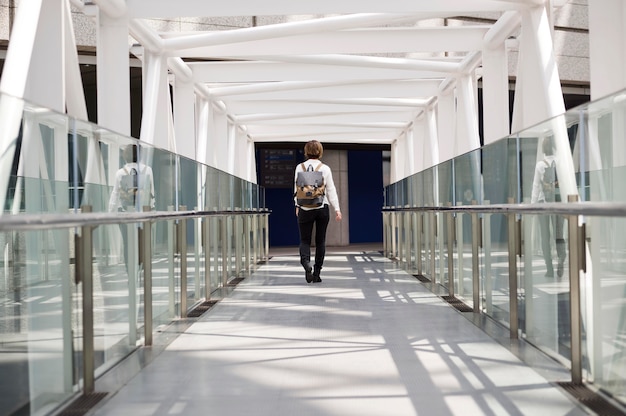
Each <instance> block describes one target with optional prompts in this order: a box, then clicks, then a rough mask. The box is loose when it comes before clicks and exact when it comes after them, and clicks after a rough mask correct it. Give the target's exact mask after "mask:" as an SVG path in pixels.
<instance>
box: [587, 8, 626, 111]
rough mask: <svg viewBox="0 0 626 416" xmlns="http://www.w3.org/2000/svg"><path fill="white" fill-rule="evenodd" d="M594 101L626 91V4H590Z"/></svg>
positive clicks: (590, 58)
mask: <svg viewBox="0 0 626 416" xmlns="http://www.w3.org/2000/svg"><path fill="white" fill-rule="evenodd" d="M588 13H589V67H590V71H591V99H592V100H597V99H599V98H601V97H604V96H606V95H609V94H612V93H614V92H616V91H619V90H621V89H624V88H626V3H624V1H623V0H589V1H588Z"/></svg>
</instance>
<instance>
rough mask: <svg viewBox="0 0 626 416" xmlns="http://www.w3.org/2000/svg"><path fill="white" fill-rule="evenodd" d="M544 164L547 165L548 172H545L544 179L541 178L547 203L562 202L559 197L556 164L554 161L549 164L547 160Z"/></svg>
mask: <svg viewBox="0 0 626 416" xmlns="http://www.w3.org/2000/svg"><path fill="white" fill-rule="evenodd" d="M543 163H545V164H546V170H545V171H544V172H543V177H542V178H541V187H542V190H543V195H544V197H545V199H546V202H554V201H556V200H560V198H559V196H558V195H557V193H558V190H557V188H558V186H559V180H558V178H557V176H556V163H555V161H554V160H553V161H552V162H548V161H547V160H546V159H544V160H543Z"/></svg>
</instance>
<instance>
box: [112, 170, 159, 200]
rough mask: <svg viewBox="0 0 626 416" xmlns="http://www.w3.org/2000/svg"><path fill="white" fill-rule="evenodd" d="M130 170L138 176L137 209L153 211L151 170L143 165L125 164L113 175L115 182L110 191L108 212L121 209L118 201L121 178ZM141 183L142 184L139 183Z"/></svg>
mask: <svg viewBox="0 0 626 416" xmlns="http://www.w3.org/2000/svg"><path fill="white" fill-rule="evenodd" d="M131 169H135V170H136V171H137V173H138V175H139V178H138V181H139V195H140V196H139V198H138V200H139V201H138V202H139V207H138V208H139V209H142V207H143V206H144V205H147V206H149V207H150V209H154V178H153V176H152V168H151V167H150V166H148V165H145V164H143V163H140V164H137V163H135V162H131V163H126V164H125V165H124V167H122V168H121V169H118V171H117V172H116V173H115V182H114V183H113V191H111V197H110V198H109V212H115V211H117V209H118V208H124V209H126V208H128V207H123V206H122V203H121V201H120V185H121V182H122V177H124V176H125V175H128V173H129V172H130V171H131ZM142 181H143V183H141V182H142Z"/></svg>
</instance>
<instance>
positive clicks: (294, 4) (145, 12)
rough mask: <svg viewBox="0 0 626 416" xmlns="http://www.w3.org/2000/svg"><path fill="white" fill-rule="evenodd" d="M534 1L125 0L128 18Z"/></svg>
mask: <svg viewBox="0 0 626 416" xmlns="http://www.w3.org/2000/svg"><path fill="white" fill-rule="evenodd" d="M535 3H536V1H534V0H533V1H524V0H519V1H501V0H437V1H430V0H426V1H406V0H386V1H380V0H361V1H358V2H357V1H337V0H316V1H291V0H280V1H271V2H259V1H258V0H229V1H207V0H185V1H172V0H127V6H128V9H129V13H130V15H131V17H142V18H150V17H152V18H158V17H160V18H167V17H177V16H205V17H217V16H273V15H320V14H339V13H356V12H365V13H415V12H419V11H423V12H430V13H455V14H461V13H474V12H499V11H505V10H512V9H515V10H520V9H523V8H526V7H528V5H529V4H535Z"/></svg>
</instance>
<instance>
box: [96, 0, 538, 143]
mask: <svg viewBox="0 0 626 416" xmlns="http://www.w3.org/2000/svg"><path fill="white" fill-rule="evenodd" d="M98 3H105V2H104V1H101V2H98ZM111 3H115V2H111ZM540 4H543V2H540V1H538V0H532V1H531V0H437V1H432V0H416V1H410V2H407V1H405V0H392V1H384V2H380V1H378V0H377V1H361V0H359V1H335V0H333V1H326V0H324V1H312V2H297V1H278V0H272V1H266V2H258V1H253V0H230V1H227V2H225V1H219V2H218V1H206V0H195V1H194V0H188V1H180V2H172V1H170V0H128V1H127V2H126V7H127V10H126V11H125V12H126V13H127V15H128V16H129V17H130V18H131V19H134V20H132V22H134V23H131V34H133V36H135V37H138V38H140V39H138V40H139V42H140V43H141V44H142V45H143V46H144V47H146V48H152V49H155V51H156V52H158V53H160V54H166V55H167V56H169V57H174V58H176V59H180V60H182V61H184V62H185V65H186V66H187V67H188V68H190V69H191V74H190V75H191V77H192V79H193V81H194V83H196V85H201V86H202V87H203V88H204V91H205V93H206V95H208V96H209V97H210V98H211V100H212V101H214V102H217V103H219V105H220V108H222V109H223V111H225V112H226V113H227V115H228V117H229V119H230V120H231V121H232V122H234V123H235V124H237V125H238V126H239V127H240V128H242V129H243V130H244V131H245V132H246V134H247V136H248V137H249V139H250V140H252V141H254V142H268V141H270V142H271V141H285V140H289V141H301V140H308V139H310V138H312V137H315V138H317V139H319V140H321V141H324V142H343V143H345V142H351V141H355V142H358V143H378V144H388V143H392V142H393V141H394V140H397V138H398V137H400V136H401V135H402V134H403V133H405V132H406V131H407V129H408V128H409V127H410V126H411V125H412V123H413V122H414V121H415V120H416V119H417V118H419V117H421V116H422V115H423V114H424V108H426V107H429V106H432V105H433V104H435V103H436V101H437V97H438V95H440V94H441V93H442V92H444V91H446V90H449V89H450V88H451V87H453V86H454V85H455V83H456V82H457V79H458V77H459V76H460V75H467V74H473V73H474V71H475V69H476V68H477V67H478V66H480V64H481V61H482V51H483V50H484V49H485V48H488V47H489V46H490V43H493V44H497V43H502V42H504V39H506V38H507V37H508V36H509V35H510V33H511V31H513V30H517V28H518V26H517V25H516V24H511V23H510V22H511V21H512V19H511V16H513V15H515V16H517V19H518V20H517V21H516V22H515V23H518V22H519V15H518V14H517V13H507V12H518V11H521V10H524V9H525V8H528V7H533V6H537V5H540ZM180 16H188V17H200V16H201V17H204V18H206V19H207V21H208V22H215V19H217V18H220V17H224V16H238V17H239V18H244V19H245V18H250V19H251V17H252V16H254V17H255V22H256V24H257V25H256V26H252V27H243V28H233V29H225V30H219V31H212V32H197V31H188V32H185V31H182V32H172V31H167V32H156V31H154V29H149V27H154V25H148V24H147V23H144V22H145V21H144V20H143V19H152V18H174V17H180ZM458 16H464V18H463V19H460V18H458ZM472 16H473V17H474V18H470V19H468V17H472ZM455 17H456V18H455ZM250 21H252V20H250ZM242 26H244V24H242Z"/></svg>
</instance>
